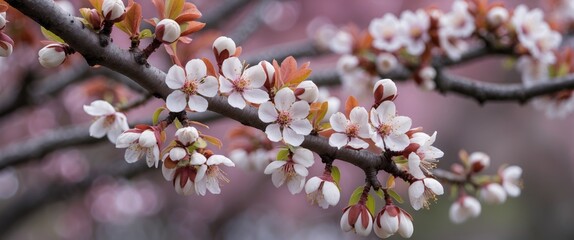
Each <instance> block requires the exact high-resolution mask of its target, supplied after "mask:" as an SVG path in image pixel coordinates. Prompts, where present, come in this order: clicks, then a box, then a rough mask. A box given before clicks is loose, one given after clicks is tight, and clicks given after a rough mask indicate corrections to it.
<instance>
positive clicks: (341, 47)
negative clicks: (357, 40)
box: [329, 30, 353, 54]
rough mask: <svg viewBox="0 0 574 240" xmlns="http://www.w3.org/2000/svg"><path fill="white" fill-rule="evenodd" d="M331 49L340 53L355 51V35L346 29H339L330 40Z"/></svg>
mask: <svg viewBox="0 0 574 240" xmlns="http://www.w3.org/2000/svg"><path fill="white" fill-rule="evenodd" d="M329 49H331V51H333V52H334V53H338V54H350V53H352V52H353V36H351V34H349V33H348V32H346V31H344V30H339V31H338V32H337V33H336V34H335V36H333V38H332V39H331V40H330V41H329Z"/></svg>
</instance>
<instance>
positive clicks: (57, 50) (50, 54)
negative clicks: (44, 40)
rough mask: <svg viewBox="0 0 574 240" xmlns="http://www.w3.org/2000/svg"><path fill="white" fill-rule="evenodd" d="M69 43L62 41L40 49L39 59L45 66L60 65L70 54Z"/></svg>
mask: <svg viewBox="0 0 574 240" xmlns="http://www.w3.org/2000/svg"><path fill="white" fill-rule="evenodd" d="M67 48H69V47H68V46H67V45H65V44H62V43H52V44H48V45H47V46H45V47H43V48H42V49H40V51H38V61H40V64H41V65H42V66H43V67H45V68H53V67H57V66H60V65H61V64H62V63H63V62H64V61H65V60H66V57H67V55H68V53H67V51H68V50H67Z"/></svg>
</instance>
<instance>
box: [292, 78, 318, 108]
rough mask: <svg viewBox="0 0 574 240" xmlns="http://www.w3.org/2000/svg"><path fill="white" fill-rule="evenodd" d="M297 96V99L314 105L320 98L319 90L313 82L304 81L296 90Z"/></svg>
mask: <svg viewBox="0 0 574 240" xmlns="http://www.w3.org/2000/svg"><path fill="white" fill-rule="evenodd" d="M295 96H296V97H297V99H300V100H304V101H306V102H308V103H314V102H315V101H317V98H318V97H319V88H318V87H317V85H316V84H315V83H314V82H313V81H311V80H306V81H302V82H301V83H299V84H298V85H297V87H296V88H295Z"/></svg>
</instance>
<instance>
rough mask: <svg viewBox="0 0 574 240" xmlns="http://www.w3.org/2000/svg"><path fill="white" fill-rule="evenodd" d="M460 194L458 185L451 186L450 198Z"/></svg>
mask: <svg viewBox="0 0 574 240" xmlns="http://www.w3.org/2000/svg"><path fill="white" fill-rule="evenodd" d="M457 196H458V185H452V186H450V198H452V199H455V198H456V197H457Z"/></svg>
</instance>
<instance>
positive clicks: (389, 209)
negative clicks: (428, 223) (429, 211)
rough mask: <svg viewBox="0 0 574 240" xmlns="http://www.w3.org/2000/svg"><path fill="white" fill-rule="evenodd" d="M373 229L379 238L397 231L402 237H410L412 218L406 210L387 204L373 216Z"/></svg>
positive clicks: (412, 229) (386, 236) (411, 233)
mask: <svg viewBox="0 0 574 240" xmlns="http://www.w3.org/2000/svg"><path fill="white" fill-rule="evenodd" d="M374 231H375V234H376V235H377V236H378V237H380V238H388V237H390V236H392V235H394V234H395V233H397V232H398V233H399V234H400V235H401V236H402V237H404V238H410V237H411V236H412V235H413V231H414V228H413V218H412V217H411V215H410V214H409V213H407V211H405V210H403V209H401V208H399V207H397V206H395V205H393V204H388V205H385V207H384V208H383V209H382V210H381V211H380V212H379V213H378V214H377V216H376V217H375V222H374Z"/></svg>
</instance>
